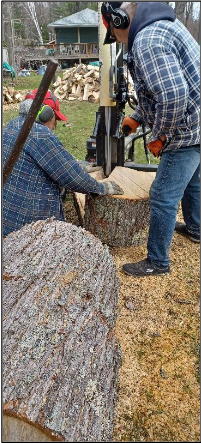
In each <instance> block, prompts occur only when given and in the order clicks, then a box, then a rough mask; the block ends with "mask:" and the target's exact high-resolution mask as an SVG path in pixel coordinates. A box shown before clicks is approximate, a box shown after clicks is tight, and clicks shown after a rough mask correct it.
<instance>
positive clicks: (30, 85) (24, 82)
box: [3, 72, 43, 91]
mask: <svg viewBox="0 0 201 443" xmlns="http://www.w3.org/2000/svg"><path fill="white" fill-rule="evenodd" d="M42 77H43V76H42V75H38V74H36V73H34V72H32V73H31V75H30V77H15V78H14V79H13V80H12V79H11V78H10V77H7V78H4V79H3V86H14V87H15V89H16V90H18V91H23V90H24V89H28V90H29V89H30V90H31V89H35V88H38V86H39V84H40V82H41V80H42Z"/></svg>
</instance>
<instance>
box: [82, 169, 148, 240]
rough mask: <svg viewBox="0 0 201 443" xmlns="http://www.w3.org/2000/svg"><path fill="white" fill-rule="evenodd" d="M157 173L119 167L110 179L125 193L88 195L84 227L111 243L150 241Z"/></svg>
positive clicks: (108, 179)
mask: <svg viewBox="0 0 201 443" xmlns="http://www.w3.org/2000/svg"><path fill="white" fill-rule="evenodd" d="M154 178H155V173H154V172H143V171H136V170H134V169H129V168H123V167H116V168H115V169H114V170H113V171H112V173H111V174H110V176H109V177H108V178H107V179H104V180H102V181H114V182H116V183H117V184H118V185H119V186H121V188H122V189H123V191H124V194H123V195H115V196H113V195H112V196H98V197H95V198H93V197H91V196H87V197H86V202H85V214H84V227H85V229H87V230H89V231H90V232H91V233H92V234H94V235H95V236H97V237H98V238H99V239H100V240H101V241H102V242H103V243H106V244H107V245H109V246H115V247H120V246H121V247H125V246H132V245H140V244H143V243H145V242H146V241H147V234H148V226H149V216H150V210H149V190H150V186H151V184H152V182H153V180H154Z"/></svg>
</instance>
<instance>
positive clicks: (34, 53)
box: [16, 43, 98, 59]
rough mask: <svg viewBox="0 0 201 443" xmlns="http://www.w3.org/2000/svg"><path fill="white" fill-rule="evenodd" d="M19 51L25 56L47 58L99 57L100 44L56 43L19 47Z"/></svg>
mask: <svg viewBox="0 0 201 443" xmlns="http://www.w3.org/2000/svg"><path fill="white" fill-rule="evenodd" d="M16 52H18V51H16ZM19 53H20V55H21V57H23V58H30V59H31V58H32V59H37V57H39V58H42V57H43V58H47V56H55V57H61V58H64V57H65V56H66V57H67V58H68V57H69V58H73V57H76V58H77V57H97V56H98V44H97V43H63V44H60V45H58V44H57V45H54V47H51V48H47V47H44V46H43V47H42V48H41V47H39V46H35V47H24V48H20V49H19Z"/></svg>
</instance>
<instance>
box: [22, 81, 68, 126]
mask: <svg viewBox="0 0 201 443" xmlns="http://www.w3.org/2000/svg"><path fill="white" fill-rule="evenodd" d="M37 91H38V89H34V90H33V91H31V92H28V93H27V95H26V96H25V100H26V99H27V98H31V99H32V100H34V98H35V96H36V93H37ZM43 105H48V106H50V108H52V109H53V111H54V113H55V117H56V120H63V121H67V120H68V117H66V116H65V115H64V114H62V112H61V111H60V104H59V100H58V98H57V97H55V95H54V94H52V92H51V91H47V93H46V95H45V98H44V99H43Z"/></svg>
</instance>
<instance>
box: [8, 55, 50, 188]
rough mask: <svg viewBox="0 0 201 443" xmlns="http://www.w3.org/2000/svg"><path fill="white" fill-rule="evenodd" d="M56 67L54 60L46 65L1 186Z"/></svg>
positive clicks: (29, 129)
mask: <svg viewBox="0 0 201 443" xmlns="http://www.w3.org/2000/svg"><path fill="white" fill-rule="evenodd" d="M57 66H58V62H57V61H56V60H54V59H50V60H49V62H48V65H47V69H46V71H45V73H44V75H43V78H42V80H41V82H40V85H39V88H38V91H37V94H36V97H35V99H34V100H33V103H32V105H31V108H30V110H29V112H28V114H27V117H26V119H25V121H24V123H23V125H22V127H21V129H20V132H19V134H18V136H17V139H16V141H15V144H14V146H13V149H12V152H11V154H10V156H9V158H8V159H7V161H6V164H5V167H4V169H3V185H4V184H5V183H6V180H7V178H8V176H9V174H10V173H11V172H12V169H13V166H14V164H15V163H16V161H17V159H18V157H19V155H20V153H21V151H22V148H23V146H24V143H25V141H26V139H27V137H28V135H29V132H30V131H31V128H32V126H33V123H34V121H35V119H36V116H37V114H38V111H39V109H40V107H41V105H42V103H43V100H44V97H45V94H46V92H47V91H48V88H49V86H50V83H51V81H52V78H53V77H54V74H55V72H56V69H57Z"/></svg>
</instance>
